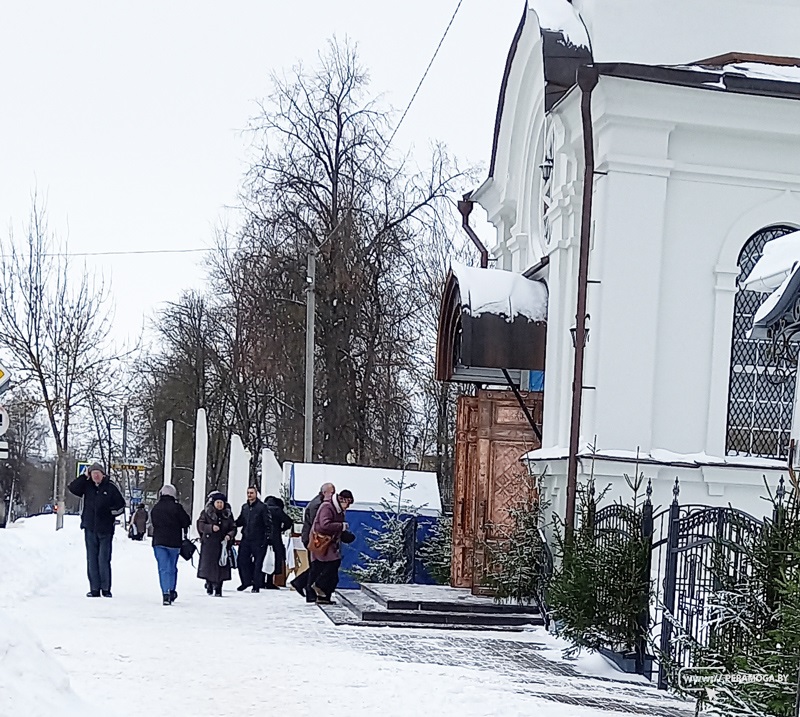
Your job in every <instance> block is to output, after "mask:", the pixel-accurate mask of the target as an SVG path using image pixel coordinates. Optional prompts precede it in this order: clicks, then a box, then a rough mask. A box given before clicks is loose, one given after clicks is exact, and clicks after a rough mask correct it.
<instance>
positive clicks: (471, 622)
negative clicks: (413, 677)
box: [336, 590, 544, 629]
mask: <svg viewBox="0 0 800 717" xmlns="http://www.w3.org/2000/svg"><path fill="white" fill-rule="evenodd" d="M336 595H337V598H338V600H339V602H340V603H341V604H342V605H344V606H345V607H348V608H349V609H350V610H351V611H352V612H353V613H354V614H355V615H356V616H357V617H358V618H359V619H360V620H361V621H363V622H380V623H387V624H396V623H403V624H419V625H422V626H428V627H438V626H444V625H448V626H450V625H460V626H473V627H483V628H484V629H494V628H498V627H520V628H521V627H527V626H530V625H543V624H544V621H543V620H542V618H541V616H539V615H537V614H530V613H485V612H463V611H446V610H435V611H431V610H418V609H411V610H397V609H388V608H386V607H384V606H383V605H381V604H380V603H379V602H377V601H376V600H374V599H373V598H372V597H371V596H370V595H369V594H368V593H367V592H365V591H363V590H338V591H337V592H336Z"/></svg>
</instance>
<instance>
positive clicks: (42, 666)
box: [0, 611, 94, 717]
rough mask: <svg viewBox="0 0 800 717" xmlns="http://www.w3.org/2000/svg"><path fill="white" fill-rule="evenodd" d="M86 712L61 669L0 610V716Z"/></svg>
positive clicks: (88, 712)
mask: <svg viewBox="0 0 800 717" xmlns="http://www.w3.org/2000/svg"><path fill="white" fill-rule="evenodd" d="M55 714H57V715H63V716H64V717H72V716H73V715H74V717H78V716H79V715H90V714H94V712H92V711H90V709H89V708H88V707H87V705H86V704H84V703H83V702H81V700H79V699H78V697H77V696H76V695H75V694H74V693H73V692H72V689H71V688H70V683H69V678H68V677H67V673H66V672H65V671H64V670H63V668H62V667H61V666H60V665H59V664H58V663H57V662H56V661H55V659H54V658H53V657H52V656H51V655H49V654H48V653H47V652H46V651H45V649H44V648H43V647H42V645H41V643H40V642H39V640H38V639H37V638H36V637H34V635H33V634H31V633H30V632H29V631H28V630H27V629H26V628H25V627H23V626H22V625H21V624H20V623H18V622H16V621H14V620H12V619H11V618H10V617H9V616H8V615H7V614H6V613H5V612H3V611H0V715H6V716H9V717H10V715H25V717H38V716H39V715H41V716H42V717H45V716H46V717H51V715H55Z"/></svg>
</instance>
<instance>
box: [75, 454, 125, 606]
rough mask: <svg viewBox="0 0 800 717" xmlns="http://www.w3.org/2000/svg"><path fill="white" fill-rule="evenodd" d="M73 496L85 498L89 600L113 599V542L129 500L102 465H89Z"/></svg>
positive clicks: (84, 512) (83, 516)
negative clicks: (115, 530)
mask: <svg viewBox="0 0 800 717" xmlns="http://www.w3.org/2000/svg"><path fill="white" fill-rule="evenodd" d="M67 487H68V489H69V492H70V493H72V495H77V496H78V497H79V498H83V511H82V512H81V528H83V534H84V540H85V542H86V572H87V573H88V575H89V592H88V593H86V597H100V596H101V595H102V596H103V597H109V598H110V597H111V543H112V541H113V539H114V527H115V526H116V519H117V516H119V515H122V514H123V513H124V512H125V499H124V498H123V497H122V493H120V492H119V488H117V486H116V485H114V483H112V482H111V480H110V479H109V477H108V476H107V475H106V472H105V469H104V468H103V466H102V465H100V464H99V463H93V464H92V465H91V466H89V470H88V471H86V473H81V475H79V476H78V477H77V478H76V479H75V480H74V481H72V482H71V483H70V484H69V486H67Z"/></svg>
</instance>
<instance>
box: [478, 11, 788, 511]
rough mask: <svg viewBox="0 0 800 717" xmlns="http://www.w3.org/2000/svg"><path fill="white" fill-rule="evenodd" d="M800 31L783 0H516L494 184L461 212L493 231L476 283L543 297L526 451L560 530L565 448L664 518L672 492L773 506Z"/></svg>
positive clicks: (784, 373)
mask: <svg viewBox="0 0 800 717" xmlns="http://www.w3.org/2000/svg"><path fill="white" fill-rule="evenodd" d="M798 28H800V3H798V2H789V1H787V0H747V1H745V0H672V2H670V3H663V2H656V1H655V0H602V1H601V0H573V2H572V3H570V2H568V0H529V2H528V5H527V7H526V9H525V12H524V15H523V18H522V21H521V23H520V26H519V28H518V30H517V33H516V36H515V37H514V39H513V44H512V47H511V50H510V53H509V57H508V62H507V65H506V70H505V74H504V77H503V79H502V87H501V92H500V102H499V107H498V113H497V121H496V127H495V134H494V141H493V149H492V157H491V165H490V172H489V177H488V179H486V181H485V182H484V183H483V184H482V185H481V186H480V187H479V188H478V189H477V190H476V191H475V192H474V193H473V194H472V195H471V196H470V197H469V199H470V200H472V201H474V202H476V203H478V204H480V206H482V207H483V208H484V209H485V210H486V212H487V214H488V217H489V221H490V222H491V223H492V225H493V226H494V228H495V229H496V241H495V243H494V245H493V246H490V247H489V252H490V255H491V257H492V258H493V259H494V260H495V261H494V266H493V267H492V268H488V269H486V270H485V271H487V272H489V273H491V272H496V271H509V272H514V273H516V274H524V276H525V277H526V278H528V279H529V280H530V281H532V282H541V283H543V284H544V285H545V286H546V289H547V310H546V315H547V318H546V322H547V325H546V332H544V333H546V346H544V347H543V348H544V357H545V358H544V413H543V421H542V429H541V432H542V440H541V448H540V449H537V450H535V451H533V452H532V453H530V454H529V456H528V457H529V459H530V460H531V461H532V462H533V463H534V464H535V470H536V472H537V473H546V477H545V478H544V489H545V492H546V495H547V498H548V499H549V500H551V501H552V508H553V510H555V511H557V512H558V513H559V514H561V515H563V514H564V506H565V499H566V487H565V486H566V482H567V475H568V472H569V464H570V455H571V454H573V461H575V462H576V464H577V476H578V482H581V481H584V480H585V479H586V478H588V476H589V474H590V473H591V472H593V474H594V476H595V478H596V481H597V484H598V486H603V485H605V484H606V483H611V484H612V486H613V489H612V494H611V495H610V496H609V497H610V498H613V497H622V496H625V495H628V494H629V489H628V488H627V486H626V484H625V481H624V479H623V475H624V474H626V473H627V474H629V475H632V474H633V471H634V469H633V466H632V461H633V460H634V459H635V457H636V456H637V453H638V456H639V463H640V470H641V471H642V472H643V473H644V474H645V476H646V477H648V478H652V481H653V501H654V503H655V504H656V505H662V506H666V505H667V504H668V503H669V501H670V500H671V499H672V489H673V485H674V482H675V478H676V477H678V478H679V479H680V488H681V494H680V499H681V502H682V503H704V504H711V505H727V504H728V503H730V504H732V505H734V506H735V507H739V508H742V509H744V510H747V511H749V512H751V513H753V514H755V515H757V516H761V515H764V514H765V513H766V512H767V511H768V510H769V506H768V504H767V503H765V502H764V501H763V500H762V498H761V497H762V496H766V492H765V488H764V480H765V478H766V480H767V481H768V483H769V484H770V486H771V487H772V489H773V490H774V488H775V487H776V485H777V482H778V479H779V477H780V476H781V475H785V474H786V465H787V460H789V452H790V445H791V441H792V440H793V439H798V438H800V410H799V409H798V400H800V391H798V390H797V386H796V383H797V370H796V369H797V353H796V349H795V344H794V343H793V342H791V341H788V340H786V338H787V336H789V335H791V330H790V329H791V326H792V316H793V315H794V314H793V313H792V312H793V311H795V309H794V308H793V307H794V301H795V298H797V296H798V294H797V287H796V286H795V285H796V284H798V283H799V282H800V277H796V276H795V272H794V268H795V267H794V264H795V260H800V239H799V238H798V237H800V234H798V235H797V236H792V233H793V232H795V231H796V230H798V229H800V59H796V58H798V57H800V34H798ZM576 77H577V78H580V84H579V83H578V80H576ZM587 142H588V145H587ZM587 165H588V174H587ZM585 176H588V178H589V179H588V183H589V185H590V186H589V187H588V191H584V190H585V188H586V182H585ZM582 230H583V231H582ZM781 237H786V238H785V239H780V238H781ZM770 242H776V244H775V245H773V246H772V247H771V248H770V249H768V250H765V247H770ZM582 248H583V250H584V251H583V256H584V261H583V262H582V261H581V256H582V251H581V250H582ZM762 256H764V261H762V262H761V264H760V265H759V266H758V267H757V264H758V262H759V260H760V259H761V258H762ZM582 263H583V266H582ZM582 269H583V271H582ZM754 269H755V270H756V271H755V272H754ZM746 279H747V280H748V281H747V282H746V285H745V280H746ZM792 280H794V281H792ZM500 283H502V282H500ZM765 302H768V303H767V304H766V305H765ZM584 303H585V311H584V312H581V311H580V310H579V308H578V307H579V304H580V306H581V307H583V304H584ZM776 306H777V307H778V309H776V308H775V307H776ZM759 309H761V310H760V312H759ZM582 313H583V314H584V315H585V321H580V320H578V319H579V318H580V316H581V314H582ZM756 313H758V314H759V315H758V317H757V318H758V319H759V321H760V324H759V326H757V327H756V330H755V332H754V331H753V322H754V317H755V315H756ZM796 313H797V315H798V317H800V312H796ZM765 317H766V318H765ZM511 318H513V317H511ZM798 320H800V318H798ZM787 327H788V329H789V330H786V329H787ZM584 332H585V334H584ZM582 334H584V335H585V337H586V338H585V340H584V341H583V342H581V335H582ZM576 343H577V349H576V347H575V345H576ZM581 343H582V346H581ZM581 348H582V349H583V351H582V360H583V370H582V372H580V373H581V375H579V377H578V381H577V382H576V386H577V390H578V392H579V398H580V401H579V404H578V409H579V411H578V418H577V420H576V419H575V417H574V415H575V403H574V401H573V389H574V385H573V384H574V381H573V378H574V365H575V360H576V357H577V356H579V355H580V354H581ZM514 368H520V366H516V367H514ZM576 437H577V440H576ZM590 444H594V445H595V451H594V458H593V459H592V458H591V455H592V451H590V449H589V446H590ZM576 445H577V451H574V450H573V447H574V446H576Z"/></svg>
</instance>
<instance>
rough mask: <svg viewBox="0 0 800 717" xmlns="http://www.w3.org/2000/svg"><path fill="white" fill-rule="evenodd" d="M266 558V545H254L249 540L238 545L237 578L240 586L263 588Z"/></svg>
mask: <svg viewBox="0 0 800 717" xmlns="http://www.w3.org/2000/svg"><path fill="white" fill-rule="evenodd" d="M266 556H267V546H266V545H255V544H253V543H251V542H250V541H249V540H243V541H242V542H241V543H240V544H239V578H240V580H241V581H242V585H252V586H253V587H254V588H263V587H264V572H263V571H262V568H263V567H264V558H265V557H266Z"/></svg>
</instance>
